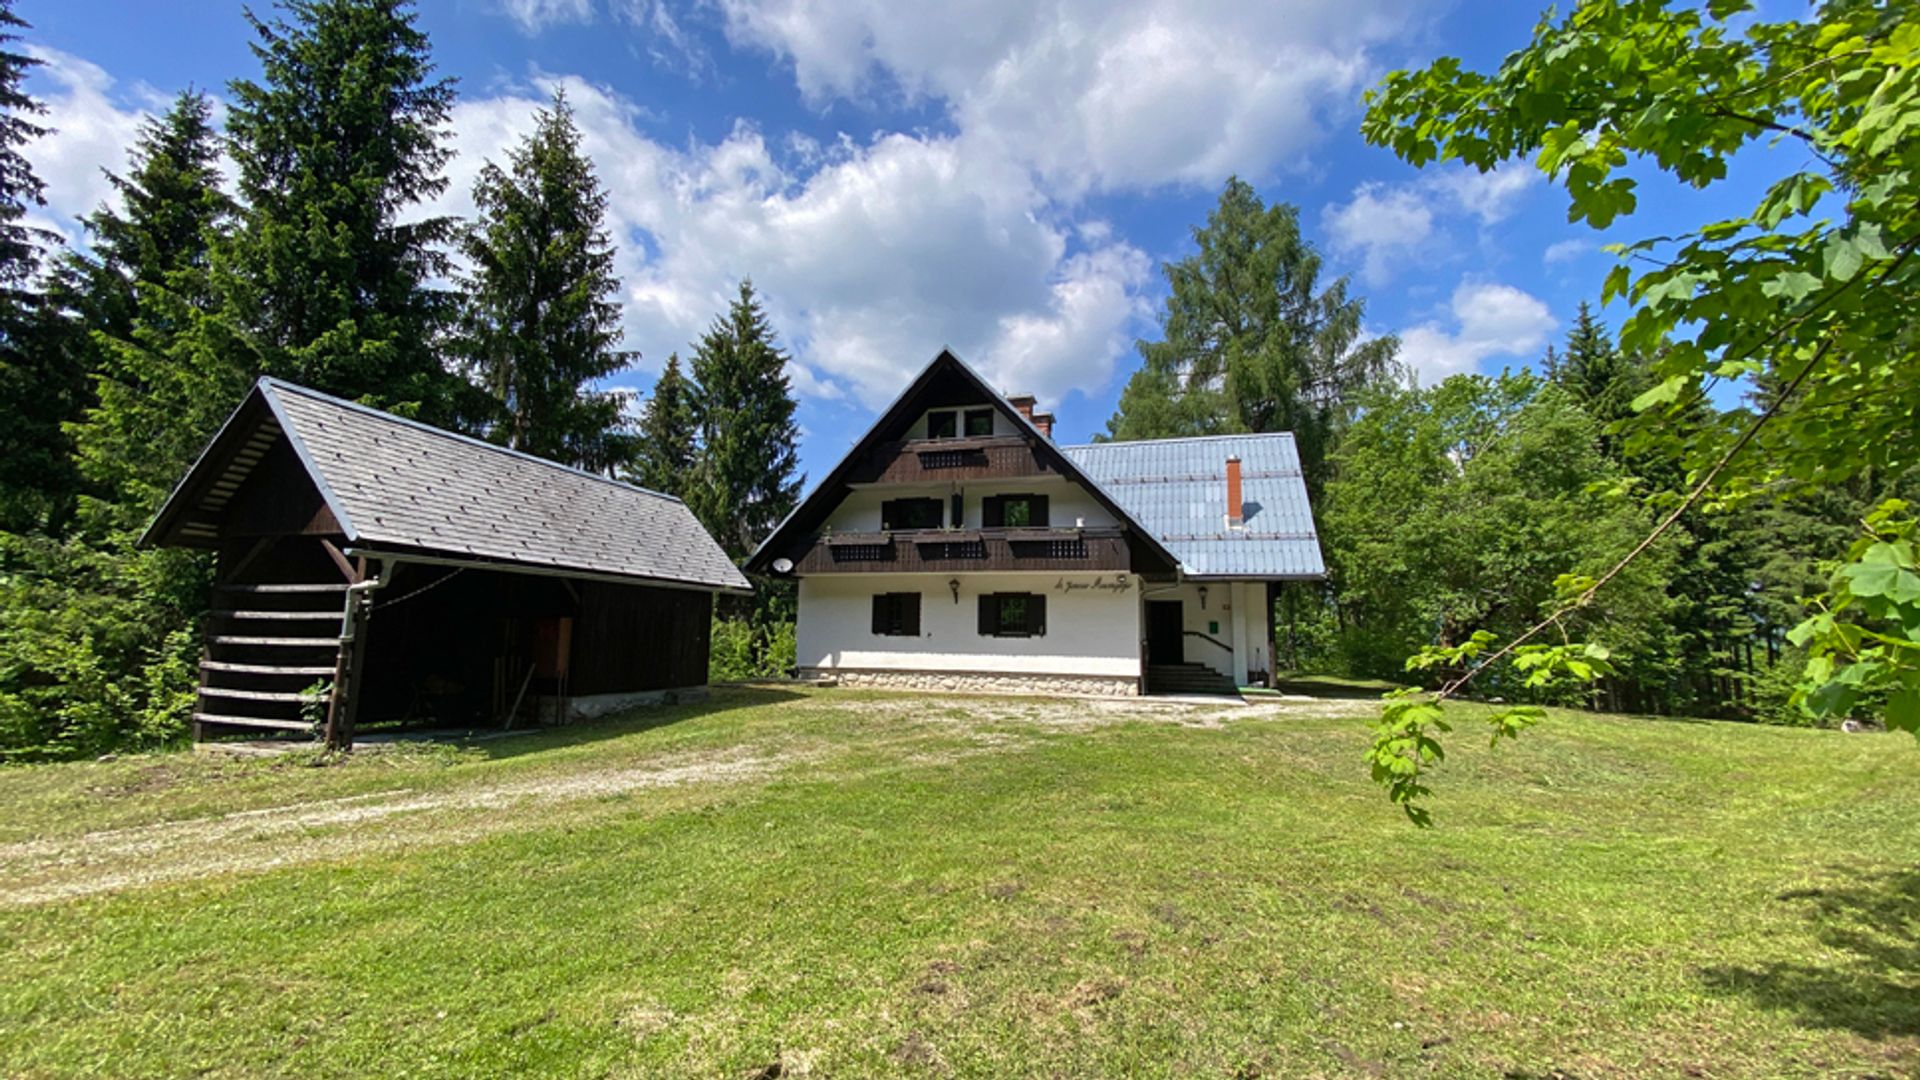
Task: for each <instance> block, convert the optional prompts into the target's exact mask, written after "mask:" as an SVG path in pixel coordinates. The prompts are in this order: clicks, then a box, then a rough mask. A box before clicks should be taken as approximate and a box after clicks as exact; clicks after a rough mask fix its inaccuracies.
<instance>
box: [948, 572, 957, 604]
mask: <svg viewBox="0 0 1920 1080" xmlns="http://www.w3.org/2000/svg"><path fill="white" fill-rule="evenodd" d="M947 588H948V589H949V590H951V591H952V592H953V602H954V603H956V604H957V603H959V602H960V579H959V578H948V579H947Z"/></svg>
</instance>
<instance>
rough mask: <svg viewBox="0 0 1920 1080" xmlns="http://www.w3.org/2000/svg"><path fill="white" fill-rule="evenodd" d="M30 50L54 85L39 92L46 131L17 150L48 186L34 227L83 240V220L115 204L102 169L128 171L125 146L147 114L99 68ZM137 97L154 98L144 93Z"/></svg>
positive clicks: (66, 55)
mask: <svg viewBox="0 0 1920 1080" xmlns="http://www.w3.org/2000/svg"><path fill="white" fill-rule="evenodd" d="M27 51H28V52H29V53H31V54H32V55H33V56H34V57H35V58H37V59H38V60H40V62H41V66H40V67H39V68H38V69H37V74H38V76H39V77H40V78H44V79H46V80H47V81H48V82H49V83H51V84H52V89H51V90H49V91H45V92H39V93H37V94H36V96H37V97H39V98H40V100H41V101H42V103H43V104H45V105H46V107H47V113H46V115H45V116H43V117H40V118H39V119H38V121H37V122H38V123H39V124H40V125H41V126H43V127H46V128H48V129H50V130H49V133H48V134H46V135H44V136H42V137H40V138H38V139H36V140H34V141H32V142H30V143H28V144H26V146H25V147H23V148H22V151H21V152H22V153H23V154H25V155H26V158H27V161H28V162H29V163H31V164H32V165H33V171H34V174H35V175H36V176H38V177H39V178H40V179H41V181H42V182H43V183H44V184H46V189H47V206H46V212H45V218H43V219H41V220H39V221H36V224H41V225H44V226H47V227H50V228H53V229H54V230H56V231H57V232H59V233H60V234H61V235H62V236H64V237H66V239H67V241H68V242H69V243H74V242H77V241H79V240H80V239H81V228H80V224H79V221H78V219H79V218H80V217H82V216H83V215H86V214H89V213H92V212H93V210H94V208H95V207H97V206H99V205H100V204H101V203H103V202H105V203H113V204H115V205H117V204H118V194H117V193H116V192H115V191H114V188H113V185H112V184H111V183H110V182H109V181H108V180H107V177H106V171H105V170H109V169H111V170H113V171H115V172H123V171H125V169H126V166H127V150H128V148H129V147H131V146H132V145H133V142H134V139H135V137H136V136H137V135H138V134H139V130H140V123H141V121H143V120H144V119H146V117H147V112H146V111H145V110H144V109H143V108H141V107H140V106H137V105H127V104H123V103H122V102H121V101H120V100H118V99H119V98H120V96H121V95H119V94H118V93H116V92H115V86H114V80H113V77H112V76H110V75H108V74H107V73H106V72H105V71H104V70H102V69H101V68H100V67H99V65H97V64H93V63H90V62H88V61H86V60H83V59H81V58H80V57H77V56H74V55H72V54H70V53H64V52H61V51H60V50H58V49H50V48H47V47H45V46H39V45H29V46H28V47H27ZM136 94H138V95H139V96H140V97H142V98H148V99H150V98H151V96H152V95H151V94H150V93H147V92H145V91H141V90H136ZM148 103H151V102H150V101H149V102H148Z"/></svg>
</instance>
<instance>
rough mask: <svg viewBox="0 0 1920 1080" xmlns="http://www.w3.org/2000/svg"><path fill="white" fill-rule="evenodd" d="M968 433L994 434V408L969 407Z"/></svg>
mask: <svg viewBox="0 0 1920 1080" xmlns="http://www.w3.org/2000/svg"><path fill="white" fill-rule="evenodd" d="M967 434H968V435H991V434H993V410H992V409H968V410H967Z"/></svg>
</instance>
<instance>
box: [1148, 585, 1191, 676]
mask: <svg viewBox="0 0 1920 1080" xmlns="http://www.w3.org/2000/svg"><path fill="white" fill-rule="evenodd" d="M1186 628H1187V614H1186V608H1185V606H1184V605H1183V604H1181V602H1180V601H1178V600H1149V601H1147V663H1149V664H1179V663H1184V662H1185V661H1186V659H1187V639H1186Z"/></svg>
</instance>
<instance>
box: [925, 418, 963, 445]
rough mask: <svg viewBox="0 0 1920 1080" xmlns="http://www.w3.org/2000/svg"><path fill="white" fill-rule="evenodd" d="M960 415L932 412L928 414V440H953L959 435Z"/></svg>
mask: <svg viewBox="0 0 1920 1080" xmlns="http://www.w3.org/2000/svg"><path fill="white" fill-rule="evenodd" d="M959 418H960V414H959V413H956V412H930V413H928V414H927V438H929V439H951V438H953V437H954V436H955V435H957V434H959Z"/></svg>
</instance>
